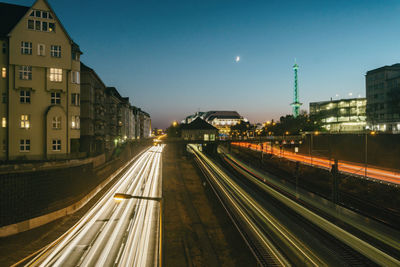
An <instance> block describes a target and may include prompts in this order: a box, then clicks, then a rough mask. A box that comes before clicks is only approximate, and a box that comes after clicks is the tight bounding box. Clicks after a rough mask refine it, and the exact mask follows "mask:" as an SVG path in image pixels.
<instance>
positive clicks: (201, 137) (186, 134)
mask: <svg viewBox="0 0 400 267" xmlns="http://www.w3.org/2000/svg"><path fill="white" fill-rule="evenodd" d="M181 130H182V138H183V139H184V140H197V141H206V142H207V141H215V140H216V139H218V129H217V128H215V127H214V126H212V125H211V124H209V123H207V122H206V121H205V120H203V119H201V118H196V119H195V120H193V121H191V122H190V123H185V124H181Z"/></svg>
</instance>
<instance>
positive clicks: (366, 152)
mask: <svg viewBox="0 0 400 267" xmlns="http://www.w3.org/2000/svg"><path fill="white" fill-rule="evenodd" d="M375 134H376V132H374V131H372V132H371V135H372V136H374V135H375ZM364 151H365V172H364V176H365V178H367V175H368V171H367V168H368V132H365V149H364Z"/></svg>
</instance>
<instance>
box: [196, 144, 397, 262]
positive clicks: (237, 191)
mask: <svg viewBox="0 0 400 267" xmlns="http://www.w3.org/2000/svg"><path fill="white" fill-rule="evenodd" d="M192 149H193V151H194V153H195V155H196V158H197V160H198V161H199V165H200V166H201V168H202V170H203V172H204V173H205V174H206V175H207V176H208V179H209V182H210V185H211V186H212V187H213V188H214V189H215V190H214V191H215V192H216V194H217V196H218V198H219V199H220V200H221V203H222V204H223V205H224V207H225V208H226V210H227V211H228V213H231V215H230V216H231V217H232V218H233V221H234V223H235V224H237V225H238V228H239V231H242V236H243V237H244V239H245V240H246V242H247V244H248V245H249V247H250V248H251V249H252V251H253V253H254V255H255V256H256V257H257V258H258V260H259V262H260V264H261V265H271V264H272V265H280V266H288V265H295V266H297V265H299V266H300V265H305V266H345V265H351V266H354V265H364V266H371V265H372V266H373V265H375V264H377V265H385V266H397V265H398V264H400V262H399V261H398V260H397V259H395V258H393V257H391V256H390V255H387V254H386V253H384V252H382V251H380V250H379V249H376V248H375V247H373V246H372V245H370V244H368V243H367V242H365V241H363V240H361V239H359V238H358V237H356V236H354V235H352V234H351V233H349V232H347V231H346V230H343V229H341V228H340V227H338V226H336V225H335V224H334V223H331V222H330V221H328V220H326V219H324V218H322V217H321V216H319V215H317V214H315V213H314V212H313V211H311V210H309V209H307V208H306V207H304V206H302V205H300V204H299V203H297V202H296V201H295V200H293V199H291V198H289V197H288V196H286V195H284V194H282V193H280V192H279V191H277V190H275V189H274V188H272V187H270V186H268V185H266V184H264V183H262V182H260V181H257V180H255V179H254V177H250V175H249V174H248V173H247V174H246V173H245V172H243V173H242V175H243V178H244V177H246V175H248V176H249V177H247V178H246V179H243V178H240V177H235V176H236V175H234V174H232V173H231V172H229V171H227V169H226V168H224V167H222V166H220V165H219V164H218V163H216V162H215V160H214V159H211V158H210V157H209V156H207V155H205V154H204V153H202V152H201V151H199V149H198V148H197V147H196V146H192ZM250 180H253V181H252V182H248V181H250Z"/></svg>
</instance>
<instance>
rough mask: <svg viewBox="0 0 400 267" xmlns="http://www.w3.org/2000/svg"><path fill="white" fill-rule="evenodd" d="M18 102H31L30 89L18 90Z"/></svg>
mask: <svg viewBox="0 0 400 267" xmlns="http://www.w3.org/2000/svg"><path fill="white" fill-rule="evenodd" d="M19 102H20V103H28V104H30V103H31V91H24V90H21V91H20V92H19Z"/></svg>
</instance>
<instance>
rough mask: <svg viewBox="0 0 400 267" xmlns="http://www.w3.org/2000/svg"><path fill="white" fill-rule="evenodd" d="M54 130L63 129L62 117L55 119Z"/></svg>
mask: <svg viewBox="0 0 400 267" xmlns="http://www.w3.org/2000/svg"><path fill="white" fill-rule="evenodd" d="M52 126H53V129H61V117H53V122H52Z"/></svg>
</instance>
